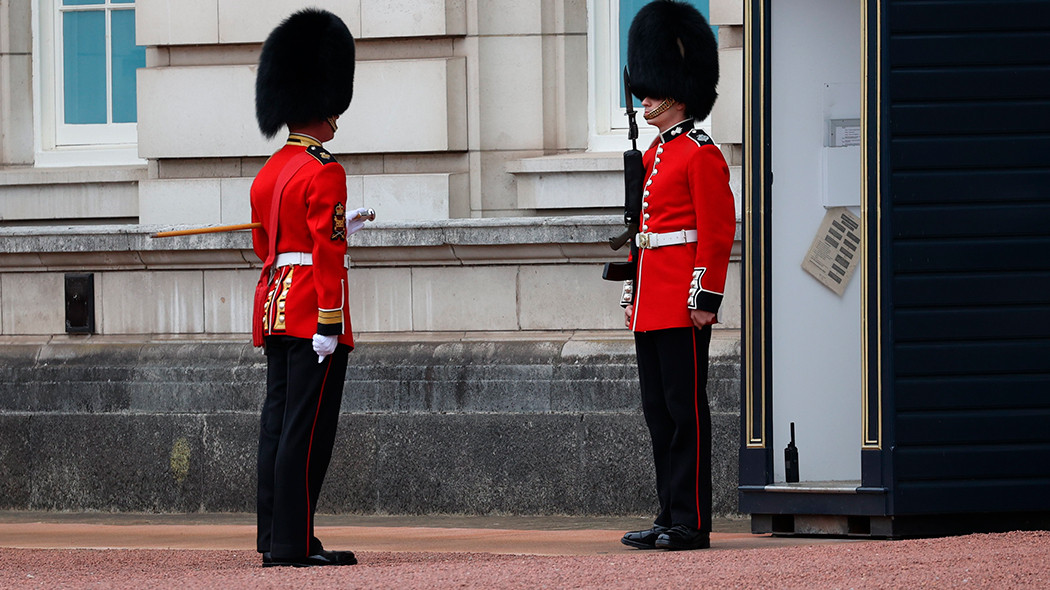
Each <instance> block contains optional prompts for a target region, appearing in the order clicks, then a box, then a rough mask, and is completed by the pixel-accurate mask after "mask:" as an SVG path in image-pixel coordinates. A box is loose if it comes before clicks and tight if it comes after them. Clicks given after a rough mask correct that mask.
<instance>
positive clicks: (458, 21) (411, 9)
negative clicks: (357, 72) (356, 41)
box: [360, 0, 467, 39]
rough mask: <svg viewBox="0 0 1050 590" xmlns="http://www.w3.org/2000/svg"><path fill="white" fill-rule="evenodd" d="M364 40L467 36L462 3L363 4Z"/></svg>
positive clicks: (402, 0) (371, 0)
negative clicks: (465, 34)
mask: <svg viewBox="0 0 1050 590" xmlns="http://www.w3.org/2000/svg"><path fill="white" fill-rule="evenodd" d="M360 4H361V37H362V38H364V39H370V38H393V37H444V36H446V35H462V34H464V33H465V32H466V26H467V19H466V6H465V3H464V2H462V1H459V0H360Z"/></svg>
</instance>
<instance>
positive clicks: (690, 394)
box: [622, 0, 736, 549]
mask: <svg viewBox="0 0 1050 590" xmlns="http://www.w3.org/2000/svg"><path fill="white" fill-rule="evenodd" d="M627 55H628V57H627V59H628V68H629V70H630V73H631V91H632V92H633V93H634V94H635V96H637V97H638V98H639V99H641V100H642V106H643V107H644V108H645V119H646V121H647V122H648V123H649V124H650V125H654V126H656V127H657V128H658V129H659V130H660V135H659V136H658V137H657V138H656V140H655V141H654V142H653V145H652V146H650V148H649V149H648V151H646V152H645V154H644V156H643V162H644V164H645V173H646V180H645V185H644V188H643V192H642V216H641V226H640V228H639V229H640V231H639V233H638V234H637V235H636V236H635V241H636V244H637V246H638V250H637V251H638V255H637V259H636V262H637V274H636V275H635V279H634V280H633V281H628V282H627V284H625V286H624V299H623V300H622V303H624V304H625V306H626V309H625V319H626V324H627V326H628V327H629V328H630V329H631V330H632V331H634V336H635V349H636V352H637V357H638V375H639V379H640V382H641V388H642V408H643V412H644V414H645V421H646V424H647V425H648V427H649V434H650V436H651V438H652V445H653V459H654V461H655V467H656V489H657V496H658V498H659V502H660V512H659V514H657V516H656V519H655V521H654V523H653V527H652V528H651V529H647V530H643V531H632V532H629V533H626V534H625V535H624V536H623V539H622V541H623V543H624V544H625V545H629V546H632V547H639V548H643V549H653V548H662V549H703V548H706V547H708V546H709V545H710V540H709V535H710V531H711V412H710V407H709V405H708V400H707V365H708V345H709V344H710V341H711V325H712V324H715V323H717V321H718V319H717V315H716V314H717V312H718V308H719V306H720V304H721V302H722V295H723V290H724V287H725V282H726V270H727V268H728V266H729V254H730V251H731V250H732V247H733V238H734V234H735V232H736V213H735V207H734V203H733V194H732V191H731V190H730V188H729V167H728V166H727V165H726V162H725V159H724V158H723V157H722V152H721V151H720V150H719V149H718V148H717V147H716V146H715V145H714V144H713V143H712V141H711V139H710V137H708V136H707V134H706V133H704V132H703V131H701V130H699V129H695V128H694V122H695V121H696V120H700V119H703V118H705V117H706V116H707V115H708V113H709V112H710V111H711V107H712V106H713V105H714V101H715V96H716V94H715V87H716V84H717V82H718V47H717V42H716V41H715V38H714V35H713V33H712V30H711V27H710V26H709V25H708V24H707V21H706V20H704V18H703V16H702V15H700V13H699V12H697V10H696V9H695V8H693V7H692V6H691V5H689V4H685V3H682V2H674V1H671V0H656V1H654V2H651V3H650V4H648V5H646V6H645V7H643V8H642V9H641V11H639V13H638V15H637V16H636V17H635V19H634V21H633V22H632V24H631V28H630V30H629V32H628V47H627Z"/></svg>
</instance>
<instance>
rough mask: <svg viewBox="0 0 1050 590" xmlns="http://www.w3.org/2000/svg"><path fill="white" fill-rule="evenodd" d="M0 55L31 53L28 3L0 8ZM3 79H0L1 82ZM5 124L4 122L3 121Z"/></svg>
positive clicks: (31, 41)
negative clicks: (2, 24) (0, 25)
mask: <svg viewBox="0 0 1050 590" xmlns="http://www.w3.org/2000/svg"><path fill="white" fill-rule="evenodd" d="M0 22H3V23H4V26H2V27H0V54H11V53H21V54H25V55H26V56H28V55H29V54H30V53H32V51H33V38H32V31H33V9H32V4H31V3H28V2H5V3H4V4H3V5H2V6H0ZM3 79H4V78H0V80H3ZM5 122H6V121H5Z"/></svg>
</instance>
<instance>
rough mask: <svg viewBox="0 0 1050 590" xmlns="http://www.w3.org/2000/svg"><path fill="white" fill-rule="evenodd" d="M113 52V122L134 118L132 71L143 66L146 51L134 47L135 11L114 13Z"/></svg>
mask: <svg viewBox="0 0 1050 590" xmlns="http://www.w3.org/2000/svg"><path fill="white" fill-rule="evenodd" d="M110 27H111V28H110V34H111V35H112V44H113V47H112V50H113V122H114V123H134V122H135V121H136V119H137V116H136V113H137V110H136V100H135V96H136V94H135V71H136V70H137V69H138V68H143V67H146V48H145V47H139V46H137V45H135V11H134V10H114V11H113V13H112V22H111V23H110Z"/></svg>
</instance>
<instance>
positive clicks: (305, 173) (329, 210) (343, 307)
mask: <svg viewBox="0 0 1050 590" xmlns="http://www.w3.org/2000/svg"><path fill="white" fill-rule="evenodd" d="M303 151H309V152H310V155H312V156H314V158H313V159H312V160H309V161H308V162H307V163H306V164H305V165H304V166H303V167H302V168H300V169H299V171H298V172H296V173H295V175H293V176H292V178H291V179H290V180H289V181H288V184H287V185H285V189H284V193H283V196H282V198H281V211H280V220H279V223H278V226H279V229H278V233H277V252H278V253H285V252H303V253H309V254H312V256H313V261H312V262H313V264H312V265H291V266H283V267H280V268H275V269H274V270H275V272H274V275H273V278H272V279H271V280H270V281H269V290H268V295H267V298H266V303H265V305H263V306H261V308H260V309H255V310H254V312H253V318H252V321H253V322H261V323H262V328H263V330H262V334H263V336H270V335H287V336H294V337H297V338H312V337H313V335H314V334H315V333H316V334H322V335H328V336H330V335H339V342H340V343H341V344H346V345H349V346H350V347H353V346H354V337H353V333H352V331H351V326H350V301H349V291H348V277H347V270H346V266H345V258H346V225H345V223H346V219H345V211H346V172H344V171H343V167H342V166H341V165H340V164H339V163H338V162H336V161H335V159H334V158H333V157H332V156H331V154H329V153H328V152H327V151H325V150H324V148H323V147H321V144H320V142H318V141H316V140H314V139H313V138H311V137H308V136H304V135H296V134H293V135H291V136H290V137H289V139H288V143H287V144H286V145H285V146H284V147H283V148H281V149H280V150H279V151H278V152H277V153H275V154H274V155H273V156H271V157H270V159H269V160H268V161H267V162H266V164H265V165H264V166H263V168H262V170H260V171H259V174H258V175H256V177H255V182H253V183H252V189H251V202H252V221H253V222H261V223H262V228H259V229H254V230H252V245H253V247H254V249H255V254H256V255H257V256H258V257H259V258H260V259H261V260H266V258H267V256H268V255H269V253H270V252H269V235H270V232H271V231H273V228H272V227H270V209H271V205H272V202H273V190H274V185H275V184H276V182H277V177H278V175H279V174H280V173H281V171H282V170H283V169H284V166H285V164H287V163H288V161H289V160H291V159H292V158H293V157H294V156H295V155H296V154H300V153H302V152H303Z"/></svg>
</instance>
